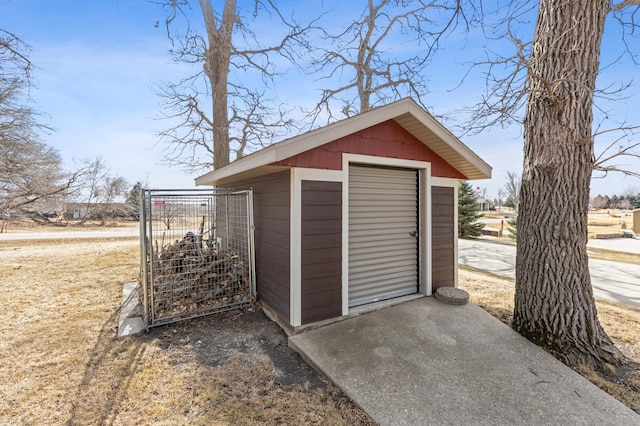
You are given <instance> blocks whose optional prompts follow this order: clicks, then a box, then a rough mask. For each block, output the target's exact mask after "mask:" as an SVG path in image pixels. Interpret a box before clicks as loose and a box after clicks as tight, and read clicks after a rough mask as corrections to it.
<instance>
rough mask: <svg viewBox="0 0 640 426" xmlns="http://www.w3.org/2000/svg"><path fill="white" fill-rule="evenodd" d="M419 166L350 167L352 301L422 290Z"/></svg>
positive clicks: (372, 299) (371, 299)
mask: <svg viewBox="0 0 640 426" xmlns="http://www.w3.org/2000/svg"><path fill="white" fill-rule="evenodd" d="M417 234H418V171H417V170H411V169H397V168H384V167H368V166H359V165H358V166H356V165H351V166H350V167H349V306H357V305H363V304H365V303H371V302H375V301H378V300H384V299H390V298H393V297H399V296H404V295H407V294H412V293H417V291H418V239H417Z"/></svg>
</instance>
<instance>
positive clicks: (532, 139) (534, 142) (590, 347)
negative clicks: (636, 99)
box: [513, 0, 625, 367]
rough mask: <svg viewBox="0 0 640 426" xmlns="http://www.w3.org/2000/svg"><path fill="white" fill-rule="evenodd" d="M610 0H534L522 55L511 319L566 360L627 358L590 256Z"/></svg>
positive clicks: (596, 361) (589, 362)
mask: <svg viewBox="0 0 640 426" xmlns="http://www.w3.org/2000/svg"><path fill="white" fill-rule="evenodd" d="M609 8H610V1H609V0H589V1H583V0H541V1H540V9H539V12H538V22H537V26H536V32H535V36H534V41H533V46H532V53H531V60H530V64H529V99H528V103H527V110H526V116H525V127H524V138H525V147H524V169H523V175H522V185H521V193H520V212H519V216H518V251H517V264H516V296H515V312H514V319H513V327H514V329H516V330H517V331H518V332H520V333H521V334H522V335H524V336H525V337H527V338H528V339H530V340H532V341H533V342H535V343H537V344H539V345H541V346H544V347H547V348H548V349H551V350H552V351H554V352H555V353H557V354H558V355H559V356H560V357H562V358H564V360H565V361H567V362H568V363H570V364H572V365H578V364H587V365H590V366H592V367H598V366H601V365H602V364H603V363H605V362H608V363H611V364H614V365H618V364H621V363H623V362H624V361H625V358H624V356H623V355H622V354H621V353H620V351H618V349H617V348H616V347H615V346H614V344H613V343H612V341H611V339H610V338H609V336H608V335H607V334H606V333H605V332H604V331H603V329H602V327H601V326H600V323H599V321H598V317H597V313H596V307H595V303H594V298H593V291H592V288H591V279H590V276H589V265H588V257H587V249H586V244H587V235H588V234H587V213H588V204H589V185H590V180H591V170H592V166H593V138H592V121H593V112H592V106H593V105H592V104H593V94H594V88H595V80H596V76H597V74H598V66H599V56H600V42H601V39H602V33H603V31H604V22H605V16H606V14H607V12H608V11H609Z"/></svg>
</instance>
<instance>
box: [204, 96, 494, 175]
mask: <svg viewBox="0 0 640 426" xmlns="http://www.w3.org/2000/svg"><path fill="white" fill-rule="evenodd" d="M387 120H395V121H396V122H397V123H398V124H399V125H401V126H402V127H403V128H404V129H405V130H407V131H408V132H409V133H411V134H412V135H413V136H414V137H416V138H417V139H418V140H420V141H421V142H422V143H423V144H425V145H426V146H428V147H429V148H430V149H431V150H432V151H434V152H435V153H436V154H438V155H439V156H440V157H442V158H443V159H444V160H445V161H447V162H448V163H449V164H451V165H452V166H453V167H454V168H455V169H456V170H458V171H459V172H460V173H462V174H463V175H464V176H466V177H467V179H469V180H477V179H489V178H490V177H491V166H489V165H488V164H487V163H486V162H485V161H484V160H482V159H481V158H480V157H479V156H478V155H477V154H476V153H475V152H473V151H472V150H471V149H469V147H467V146H466V145H465V144H463V143H462V142H461V141H460V140H459V139H458V138H457V137H456V136H454V135H453V134H452V133H451V132H450V131H449V130H447V129H446V128H445V127H444V126H443V125H442V124H440V123H439V122H438V121H437V120H436V119H435V118H433V116H432V115H431V114H429V113H428V112H427V111H425V110H424V109H423V108H422V107H420V105H418V104H417V103H416V102H415V101H414V100H413V99H410V98H405V99H402V100H400V101H397V102H393V103H391V104H388V105H385V106H382V107H379V108H375V109H372V110H370V111H367V112H365V113H362V114H359V115H356V116H354V117H350V118H347V119H345V120H341V121H338V122H336V123H333V124H330V125H328V126H325V127H322V128H319V129H316V130H312V131H310V132H307V133H304V134H301V135H299V136H295V137H292V138H289V139H286V140H284V141H282V142H278V143H276V144H273V145H271V146H269V147H267V148H264V149H262V150H260V151H257V152H254V153H252V154H250V155H248V156H246V157H244V158H241V159H240V160H237V161H234V162H233V163H230V164H229V165H227V166H225V167H222V168H220V169H218V170H213V171H211V172H209V173H206V174H204V175H202V176H199V177H197V178H196V179H195V182H196V185H213V186H219V185H225V184H226V183H227V182H232V181H237V180H240V179H244V178H248V177H255V176H260V175H263V174H267V173H272V172H274V171H277V170H280V169H282V167H275V166H271V165H272V164H273V163H275V162H278V161H281V160H285V159H287V158H290V157H293V156H294V155H298V154H300V153H303V152H305V151H309V150H311V149H314V148H317V147H319V146H322V145H324V144H326V143H329V142H331V141H334V140H336V139H340V138H342V137H345V136H348V135H350V134H353V133H356V132H358V131H361V130H364V129H367V128H369V127H372V126H375V125H376V124H379V123H382V122H384V121H387Z"/></svg>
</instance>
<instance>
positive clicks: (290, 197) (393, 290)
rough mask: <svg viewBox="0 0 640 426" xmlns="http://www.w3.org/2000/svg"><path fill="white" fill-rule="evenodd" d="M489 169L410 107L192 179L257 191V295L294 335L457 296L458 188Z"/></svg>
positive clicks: (402, 104)
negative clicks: (421, 300)
mask: <svg viewBox="0 0 640 426" xmlns="http://www.w3.org/2000/svg"><path fill="white" fill-rule="evenodd" d="M490 177H491V167H490V166H489V165H488V164H487V163H485V162H484V161H483V160H482V159H481V158H480V157H478V156H477V155H476V154H475V153H474V152H472V151H471V150H470V149H469V148H468V147H466V146H465V145H464V144H463V143H462V142H461V141H460V140H459V139H458V138H456V137H455V136H454V135H453V134H452V133H450V132H449V131H448V130H447V129H446V128H444V127H443V126H442V125H441V124H440V123H439V122H437V121H436V120H435V119H434V118H433V117H432V116H431V115H430V114H429V113H427V112H426V111H425V110H424V109H422V108H421V107H420V106H419V105H418V104H417V103H415V102H414V101H413V100H411V99H403V100H400V101H397V102H394V103H392V104H389V105H386V106H383V107H380V108H376V109H373V110H371V111H368V112H366V113H363V114H360V115H357V116H354V117H351V118H348V119H345V120H342V121H339V122H337V123H334V124H331V125H328V126H326V127H323V128H320V129H317V130H314V131H311V132H308V133H305V134H302V135H299V136H296V137H293V138H290V139H287V140H284V141H282V142H279V143H277V144H274V145H272V146H270V147H268V148H265V149H263V150H260V151H258V152H255V153H253V154H251V155H249V156H247V157H244V158H242V159H240V160H238V161H236V162H234V163H231V164H229V165H228V166H226V167H223V168H221V169H219V170H214V171H212V172H210V173H207V174H205V175H203V176H200V177H198V178H197V179H196V184H197V185H212V186H218V187H250V188H252V189H253V197H254V218H255V249H256V285H257V295H258V298H259V300H260V301H261V302H262V305H263V307H264V309H265V311H266V312H267V313H268V314H269V315H270V316H271V317H272V318H273V319H275V320H276V321H277V322H278V323H279V324H280V325H281V326H283V327H284V328H285V329H286V330H287V331H288V332H289V333H295V332H297V331H299V330H300V329H302V328H306V327H308V326H310V325H313V324H314V323H317V322H319V321H325V320H333V319H335V318H338V317H341V316H346V315H349V314H350V313H352V312H353V310H354V309H355V308H356V307H357V308H358V310H359V311H361V310H363V309H368V308H371V309H374V308H375V307H376V303H377V302H380V301H385V300H389V299H396V300H403V297H404V298H406V297H407V296H409V297H415V295H426V296H429V295H431V294H432V293H433V292H434V291H435V290H436V289H437V288H438V287H441V286H451V287H455V286H457V263H458V262H457V186H458V181H459V180H471V179H473V180H477V179H487V178H490Z"/></svg>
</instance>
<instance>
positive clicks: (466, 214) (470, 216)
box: [458, 181, 484, 238]
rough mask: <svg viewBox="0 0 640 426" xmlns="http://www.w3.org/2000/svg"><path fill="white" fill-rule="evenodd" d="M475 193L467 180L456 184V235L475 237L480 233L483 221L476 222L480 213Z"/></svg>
mask: <svg viewBox="0 0 640 426" xmlns="http://www.w3.org/2000/svg"><path fill="white" fill-rule="evenodd" d="M478 211H479V206H478V200H477V198H476V194H475V192H474V191H473V188H472V187H471V184H470V183H469V182H462V181H461V182H460V184H459V185H458V237H460V238H476V237H479V236H480V234H481V230H482V228H483V227H484V223H480V222H478V219H480V213H478Z"/></svg>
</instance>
